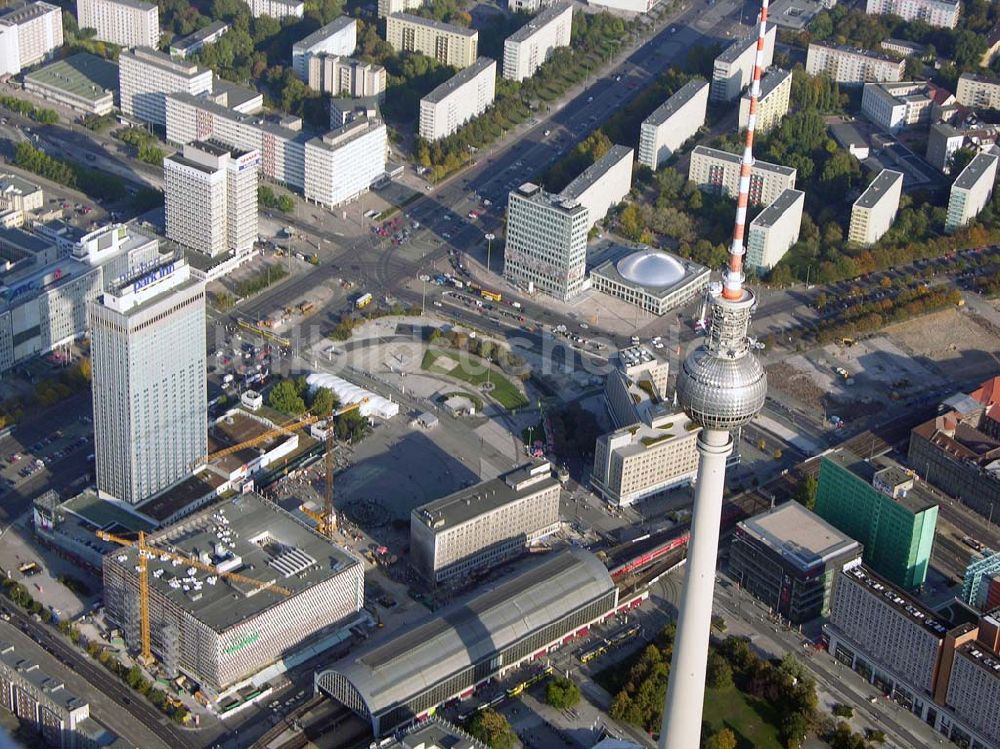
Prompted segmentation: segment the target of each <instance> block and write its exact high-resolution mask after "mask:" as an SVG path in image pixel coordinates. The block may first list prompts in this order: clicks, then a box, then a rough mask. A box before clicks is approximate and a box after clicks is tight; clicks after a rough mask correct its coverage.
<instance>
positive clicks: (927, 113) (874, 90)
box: [861, 81, 955, 133]
mask: <svg viewBox="0 0 1000 749" xmlns="http://www.w3.org/2000/svg"><path fill="white" fill-rule="evenodd" d="M954 101H955V97H954V96H952V95H951V94H950V93H949V92H947V91H945V90H944V89H943V88H940V87H938V86H935V85H934V84H933V83H927V82H925V81H903V82H901V83H866V84H865V85H864V89H863V93H862V95H861V111H862V112H863V113H864V115H865V116H866V117H867V118H868V119H869V120H871V121H872V122H874V123H875V124H876V125H878V126H879V127H880V128H882V129H883V130H885V131H886V132H890V133H898V132H899V131H900V130H905V129H907V128H911V127H916V126H917V125H926V124H928V123H929V122H930V121H931V118H932V113H933V111H934V108H935V106H937V107H946V106H948V105H950V104H953V103H954Z"/></svg>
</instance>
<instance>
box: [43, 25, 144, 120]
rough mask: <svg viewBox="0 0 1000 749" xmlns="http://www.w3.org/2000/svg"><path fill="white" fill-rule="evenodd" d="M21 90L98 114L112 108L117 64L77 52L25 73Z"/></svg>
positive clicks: (77, 109) (116, 84)
mask: <svg viewBox="0 0 1000 749" xmlns="http://www.w3.org/2000/svg"><path fill="white" fill-rule="evenodd" d="M153 7H154V8H155V7H156V6H153ZM24 90H25V91H30V92H31V93H33V94H34V95H35V96H38V97H40V98H42V99H45V100H46V101H50V102H52V103H54V104H58V105H60V106H63V107H69V108H70V109H72V110H74V111H76V112H81V113H83V114H92V115H96V116H97V117H102V116H104V115H106V114H110V113H111V111H112V110H113V109H114V108H115V93H116V92H117V91H118V66H117V65H115V63H113V62H111V61H110V60H105V59H104V58H102V57H98V56H97V55H92V54H90V53H89V52H78V53H77V54H75V55H70V56H69V57H66V58H64V59H62V60H57V61H56V62H52V63H49V64H48V65H46V66H45V67H42V68H39V69H38V70H33V71H32V72H30V73H27V74H25V76H24Z"/></svg>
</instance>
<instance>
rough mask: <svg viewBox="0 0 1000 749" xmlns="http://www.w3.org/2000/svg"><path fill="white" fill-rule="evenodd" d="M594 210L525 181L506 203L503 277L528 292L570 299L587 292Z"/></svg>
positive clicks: (565, 299) (512, 192)
mask: <svg viewBox="0 0 1000 749" xmlns="http://www.w3.org/2000/svg"><path fill="white" fill-rule="evenodd" d="M589 231H590V212H589V211H588V210H587V208H586V207H585V206H583V205H581V204H580V203H577V202H575V201H572V200H567V199H565V198H563V197H562V196H560V195H553V194H551V193H547V192H545V191H544V190H542V188H541V187H539V186H538V185H534V184H532V183H530V182H526V183H524V184H523V185H521V186H520V187H519V188H517V189H516V190H512V191H511V193H510V198H509V201H508V204H507V244H506V247H505V250H504V266H503V275H504V278H505V279H506V280H507V281H508V282H509V283H512V284H514V285H515V286H518V287H519V288H522V289H526V290H527V291H528V292H529V293H532V292H535V291H540V292H542V293H545V294H548V295H550V296H554V297H555V298H557V299H561V300H563V301H568V300H570V299H572V298H573V297H575V296H576V295H577V294H579V293H580V291H581V290H582V289H583V281H584V278H585V276H586V271H587V232H589Z"/></svg>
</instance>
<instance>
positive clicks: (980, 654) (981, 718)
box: [945, 625, 1000, 746]
mask: <svg viewBox="0 0 1000 749" xmlns="http://www.w3.org/2000/svg"><path fill="white" fill-rule="evenodd" d="M980 626H982V625H980ZM945 695H946V696H945V704H946V705H947V706H948V707H949V708H951V709H952V710H954V711H955V712H956V713H958V715H959V716H960V718H961V720H962V723H963V724H965V725H966V726H968V728H969V729H971V730H972V731H975V732H976V734H978V735H979V736H982V737H983V738H984V739H986V740H988V741H992V742H994V746H996V745H997V744H1000V710H997V705H1000V655H998V654H997V653H996V651H995V650H991V649H989V648H987V647H984V646H983V645H982V644H981V643H980V642H967V643H963V644H962V645H961V646H959V647H958V648H957V649H956V650H955V656H954V661H953V663H952V667H951V675H950V678H949V679H948V690H947V692H946V693H945ZM956 738H961V739H964V740H965V741H966V742H967V744H966V745H967V746H973V745H974V743H973V742H974V741H975V738H974V737H973V736H972V735H969V736H967V737H966V736H955V734H954V728H952V740H954V739H956ZM970 739H971V740H970Z"/></svg>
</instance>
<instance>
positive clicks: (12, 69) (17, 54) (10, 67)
mask: <svg viewBox="0 0 1000 749" xmlns="http://www.w3.org/2000/svg"><path fill="white" fill-rule="evenodd" d="M20 72H21V50H20V49H19V48H18V41H17V26H13V25H12V26H8V25H7V24H4V23H2V22H0V75H17V74H18V73H20Z"/></svg>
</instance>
